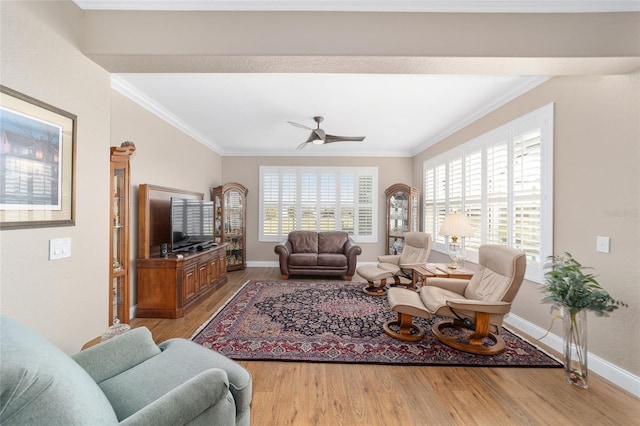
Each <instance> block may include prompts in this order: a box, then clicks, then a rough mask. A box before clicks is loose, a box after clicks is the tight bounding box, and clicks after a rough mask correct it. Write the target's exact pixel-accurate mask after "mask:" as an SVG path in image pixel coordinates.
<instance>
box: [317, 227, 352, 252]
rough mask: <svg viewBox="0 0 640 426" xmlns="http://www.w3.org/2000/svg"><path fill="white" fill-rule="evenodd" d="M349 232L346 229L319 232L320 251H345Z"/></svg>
mask: <svg viewBox="0 0 640 426" xmlns="http://www.w3.org/2000/svg"><path fill="white" fill-rule="evenodd" d="M348 240H349V234H347V233H346V232H344V231H325V232H320V233H319V234H318V253H344V245H345V244H347V241H348Z"/></svg>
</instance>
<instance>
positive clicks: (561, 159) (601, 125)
mask: <svg viewBox="0 0 640 426" xmlns="http://www.w3.org/2000/svg"><path fill="white" fill-rule="evenodd" d="M551 102H553V103H554V106H555V117H554V124H555V126H554V127H555V133H554V242H553V246H554V253H556V254H563V253H564V252H569V253H571V254H572V255H573V256H574V257H575V258H576V259H578V260H579V261H580V262H581V263H582V264H583V265H586V266H591V267H593V268H595V271H596V272H597V275H598V281H599V282H600V284H601V285H602V286H603V287H604V288H605V289H606V290H608V291H609V292H610V294H611V295H612V296H613V297H614V298H617V299H622V300H624V301H626V302H627V303H628V304H629V305H630V306H629V308H626V309H621V310H618V311H616V312H614V313H613V314H612V315H611V317H610V318H597V317H595V316H594V315H590V316H589V334H588V340H589V343H588V344H589V351H590V352H592V353H593V354H595V355H598V356H600V357H601V358H604V359H606V360H607V361H609V362H611V363H613V364H615V365H618V366H620V367H621V368H624V369H625V370H627V371H629V372H631V373H633V374H636V375H637V374H639V373H640V357H638V356H637V354H638V353H640V334H639V333H638V332H637V327H636V324H635V320H633V319H635V318H638V317H640V287H639V286H638V284H639V283H640V244H638V237H640V214H639V207H640V73H637V72H636V73H635V74H631V75H621V76H593V77H588V76H587V77H556V78H553V79H551V80H549V81H548V82H546V83H544V84H542V85H540V86H538V87H536V88H535V89H533V90H531V91H530V92H529V93H526V94H525V95H523V96H521V97H519V98H517V99H515V100H514V101H512V102H510V103H508V104H507V105H505V106H504V107H502V108H500V109H498V110H497V111H495V112H493V113H491V114H489V115H487V116H486V117H484V118H482V119H480V120H478V121H477V122H475V123H473V124H471V125H469V126H467V127H466V128H464V129H462V130H461V131H459V132H457V133H456V134H454V135H452V136H450V137H448V138H446V139H445V140H443V141H442V142H440V143H439V144H437V145H435V146H433V147H431V148H430V149H428V150H426V151H424V152H422V153H420V154H419V155H417V156H416V157H414V159H413V179H414V185H415V186H419V187H420V188H422V185H421V183H420V181H421V174H422V163H423V161H424V160H425V159H427V158H430V157H433V156H435V155H438V154H440V153H441V152H443V151H446V150H447V149H450V148H452V147H454V146H456V145H458V144H461V143H464V142H466V141H468V140H470V139H473V138H474V137H476V136H479V135H481V134H483V133H485V132H487V131H489V130H491V129H494V128H496V127H498V126H500V125H502V124H504V123H507V122H509V121H511V120H513V119H515V118H517V117H519V116H521V115H523V114H526V113H528V112H530V111H533V110H535V109H537V108H539V107H541V106H543V105H546V104H549V103H551ZM597 236H607V237H610V238H611V252H610V253H609V254H604V253H597V252H596V250H595V248H596V237H597ZM541 298H542V293H541V292H540V291H539V284H536V283H532V282H525V284H524V285H523V287H522V288H521V290H520V292H519V293H518V296H517V297H516V299H515V302H514V306H513V310H512V312H513V313H514V314H516V315H518V316H520V317H522V318H524V319H525V320H527V321H530V322H532V323H534V324H536V325H538V326H539V327H542V328H543V329H547V328H548V327H549V324H550V322H551V315H550V313H549V305H543V304H540V303H539V300H540V299H541ZM553 332H554V333H555V334H557V335H559V336H561V335H562V332H561V330H560V328H559V324H556V325H555V326H554V328H553ZM621 348H624V350H620V349H621Z"/></svg>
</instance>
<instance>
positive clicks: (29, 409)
mask: <svg viewBox="0 0 640 426" xmlns="http://www.w3.org/2000/svg"><path fill="white" fill-rule="evenodd" d="M0 377H2V381H1V382H0V396H1V397H0V424H2V425H13V424H15V425H21V424H47V425H109V424H114V425H115V424H118V419H117V418H116V414H115V412H114V411H113V408H112V407H111V404H110V403H109V401H108V400H107V398H106V396H105V395H104V393H103V392H102V391H101V390H100V388H99V387H98V385H97V384H96V383H95V382H94V381H93V380H92V379H91V377H90V376H89V374H87V372H86V371H84V370H83V369H82V367H80V365H78V364H77V363H76V362H75V361H73V359H71V357H69V356H68V355H67V354H65V353H64V352H62V351H61V350H60V349H59V348H57V347H56V346H54V345H53V344H52V343H51V342H49V341H47V340H46V339H44V338H43V337H41V336H39V335H37V334H36V333H35V332H33V331H31V330H30V329H28V328H27V327H25V326H23V325H21V324H20V323H18V322H17V321H15V320H12V319H11V318H7V317H4V316H0Z"/></svg>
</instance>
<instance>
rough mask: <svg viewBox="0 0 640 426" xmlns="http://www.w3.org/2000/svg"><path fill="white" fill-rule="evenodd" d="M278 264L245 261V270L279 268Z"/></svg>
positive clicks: (275, 262)
mask: <svg viewBox="0 0 640 426" xmlns="http://www.w3.org/2000/svg"><path fill="white" fill-rule="evenodd" d="M279 267H280V263H279V262H278V261H277V260H275V261H253V262H251V261H247V268H279Z"/></svg>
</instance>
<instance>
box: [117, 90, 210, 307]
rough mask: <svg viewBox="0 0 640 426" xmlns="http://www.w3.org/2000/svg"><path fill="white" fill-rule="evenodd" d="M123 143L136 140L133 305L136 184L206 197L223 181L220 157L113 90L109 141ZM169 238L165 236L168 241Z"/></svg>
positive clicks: (133, 300)
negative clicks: (174, 189)
mask: <svg viewBox="0 0 640 426" xmlns="http://www.w3.org/2000/svg"><path fill="white" fill-rule="evenodd" d="M123 141H133V142H134V143H135V144H136V152H135V154H134V155H133V157H132V159H131V194H132V196H131V220H130V223H131V239H130V241H131V280H130V283H131V304H132V305H135V304H136V303H137V296H136V288H137V287H136V266H135V265H136V261H135V260H136V257H137V253H138V187H139V185H140V184H142V183H147V184H152V185H158V186H166V187H169V188H176V189H183V190H187V191H197V192H201V193H203V194H204V198H205V199H207V200H209V199H211V194H210V192H209V190H210V188H211V187H212V186H217V185H220V183H221V182H222V181H221V174H222V165H221V161H222V158H221V157H220V156H219V155H218V154H216V153H215V152H213V151H211V149H209V148H207V147H205V146H204V145H202V144H201V143H199V142H197V141H195V140H193V139H192V138H190V137H189V136H187V135H185V134H184V133H183V132H181V131H180V130H178V129H176V128H175V127H173V126H171V125H170V124H169V123H167V122H166V121H164V120H162V119H160V118H159V117H158V116H156V115H154V114H152V113H150V112H149V111H148V110H146V109H144V108H142V107H141V106H140V105H138V104H136V103H135V102H133V101H132V100H130V99H129V98H127V97H126V96H124V95H123V94H121V93H119V92H117V91H115V90H114V91H112V96H111V145H112V146H118V145H120V144H121V143H122V142H123ZM168 238H169V236H168V235H167V241H168Z"/></svg>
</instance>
